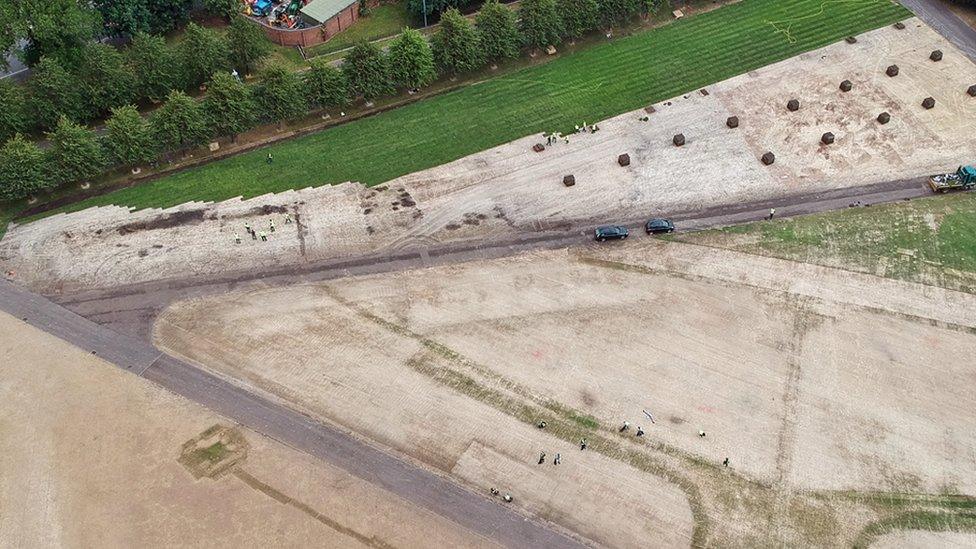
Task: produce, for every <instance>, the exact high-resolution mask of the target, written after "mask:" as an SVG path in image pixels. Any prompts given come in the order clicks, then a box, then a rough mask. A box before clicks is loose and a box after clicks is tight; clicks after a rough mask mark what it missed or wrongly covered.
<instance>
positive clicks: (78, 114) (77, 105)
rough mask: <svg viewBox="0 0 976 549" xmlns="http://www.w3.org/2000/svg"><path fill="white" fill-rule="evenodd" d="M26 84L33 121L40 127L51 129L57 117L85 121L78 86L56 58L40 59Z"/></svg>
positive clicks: (55, 123)
mask: <svg viewBox="0 0 976 549" xmlns="http://www.w3.org/2000/svg"><path fill="white" fill-rule="evenodd" d="M28 85H29V87H30V98H31V99H30V105H31V110H32V111H33V116H34V120H35V121H36V123H37V125H38V126H40V127H41V128H54V126H56V125H57V123H58V119H59V118H61V116H67V117H68V118H70V119H71V120H86V119H87V118H88V116H87V113H86V109H85V104H84V98H83V96H82V94H81V84H80V83H79V82H78V79H77V78H76V77H75V76H74V75H73V74H71V73H69V72H68V71H67V70H65V69H64V67H62V66H61V63H60V62H58V61H57V60H56V59H54V58H50V57H45V58H43V59H41V61H40V62H39V63H38V64H37V65H36V66H35V67H34V70H33V74H32V75H31V79H30V81H29V83H28Z"/></svg>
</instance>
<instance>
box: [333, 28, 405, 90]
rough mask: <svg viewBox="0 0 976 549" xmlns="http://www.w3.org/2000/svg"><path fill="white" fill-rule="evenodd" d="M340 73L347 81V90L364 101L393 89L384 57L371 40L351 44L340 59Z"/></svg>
mask: <svg viewBox="0 0 976 549" xmlns="http://www.w3.org/2000/svg"><path fill="white" fill-rule="evenodd" d="M342 74H343V75H345V77H346V82H348V83H349V92H350V93H351V94H352V95H353V96H356V97H358V96H362V97H363V99H365V100H366V101H372V100H373V99H376V98H377V97H379V96H381V95H387V94H391V93H393V92H394V91H395V89H394V88H393V84H391V83H390V73H389V68H388V67H387V64H386V57H385V56H384V55H383V51H382V50H380V48H379V46H377V45H376V44H373V43H371V42H360V43H358V44H356V45H355V46H353V48H352V51H350V52H349V54H348V55H346V58H345V59H344V60H343V61H342Z"/></svg>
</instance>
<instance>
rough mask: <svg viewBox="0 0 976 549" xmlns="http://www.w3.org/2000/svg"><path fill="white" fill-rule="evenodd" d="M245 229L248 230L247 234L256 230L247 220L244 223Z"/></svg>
mask: <svg viewBox="0 0 976 549" xmlns="http://www.w3.org/2000/svg"><path fill="white" fill-rule="evenodd" d="M244 230H245V231H247V234H251V233H252V232H254V230H253V229H251V224H250V223H247V222H245V223H244Z"/></svg>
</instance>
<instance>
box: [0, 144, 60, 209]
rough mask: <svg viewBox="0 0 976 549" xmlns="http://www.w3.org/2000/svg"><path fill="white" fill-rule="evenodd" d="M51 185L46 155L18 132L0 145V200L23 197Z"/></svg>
mask: <svg viewBox="0 0 976 549" xmlns="http://www.w3.org/2000/svg"><path fill="white" fill-rule="evenodd" d="M50 187H51V178H50V176H49V171H48V169H47V164H46V155H45V154H44V152H43V151H41V149H40V147H38V146H37V145H36V144H34V143H33V142H31V141H30V140H28V139H27V138H26V137H24V136H22V135H19V134H18V135H15V136H14V137H13V138H12V139H9V140H8V141H7V142H6V143H4V145H3V147H2V148H0V200H16V199H19V198H26V197H28V196H31V195H33V194H36V193H37V192H39V191H43V190H45V189H48V188H50Z"/></svg>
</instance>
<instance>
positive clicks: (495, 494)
mask: <svg viewBox="0 0 976 549" xmlns="http://www.w3.org/2000/svg"><path fill="white" fill-rule="evenodd" d="M489 491H490V492H491V495H493V496H497V495H498V489H496V488H492V489H491V490H489Z"/></svg>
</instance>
